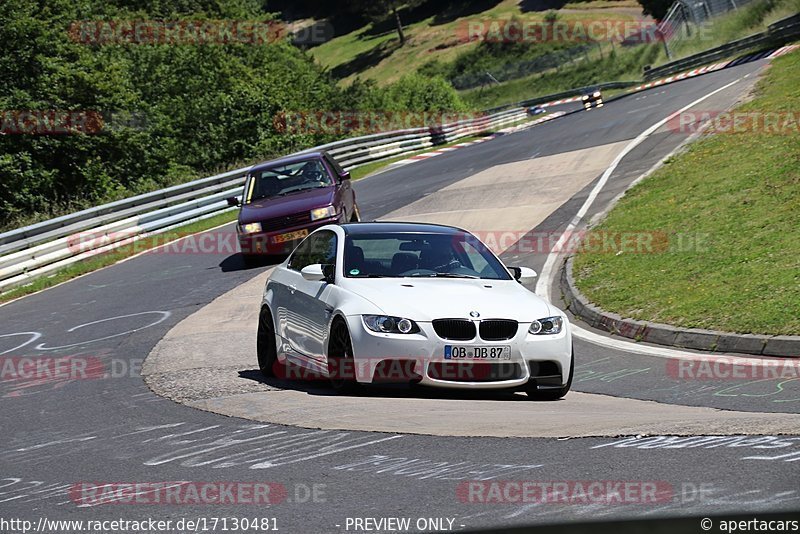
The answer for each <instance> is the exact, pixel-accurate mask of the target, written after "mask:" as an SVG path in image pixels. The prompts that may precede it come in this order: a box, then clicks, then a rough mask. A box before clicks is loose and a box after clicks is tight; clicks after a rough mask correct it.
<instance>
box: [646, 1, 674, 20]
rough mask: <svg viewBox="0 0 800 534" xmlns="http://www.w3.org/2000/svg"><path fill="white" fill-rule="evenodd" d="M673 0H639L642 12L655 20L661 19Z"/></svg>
mask: <svg viewBox="0 0 800 534" xmlns="http://www.w3.org/2000/svg"><path fill="white" fill-rule="evenodd" d="M673 3H674V0H639V4H640V5H641V6H642V12H643V13H644V14H645V15H650V16H651V17H653V18H654V19H656V20H659V21H660V20H663V19H664V17H665V16H666V15H667V11H669V8H670V6H671V5H672V4H673Z"/></svg>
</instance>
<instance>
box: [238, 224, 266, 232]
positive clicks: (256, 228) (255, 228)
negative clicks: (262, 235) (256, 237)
mask: <svg viewBox="0 0 800 534" xmlns="http://www.w3.org/2000/svg"><path fill="white" fill-rule="evenodd" d="M241 228H242V233H243V234H257V233H259V232H260V231H261V223H249V224H243V225H241Z"/></svg>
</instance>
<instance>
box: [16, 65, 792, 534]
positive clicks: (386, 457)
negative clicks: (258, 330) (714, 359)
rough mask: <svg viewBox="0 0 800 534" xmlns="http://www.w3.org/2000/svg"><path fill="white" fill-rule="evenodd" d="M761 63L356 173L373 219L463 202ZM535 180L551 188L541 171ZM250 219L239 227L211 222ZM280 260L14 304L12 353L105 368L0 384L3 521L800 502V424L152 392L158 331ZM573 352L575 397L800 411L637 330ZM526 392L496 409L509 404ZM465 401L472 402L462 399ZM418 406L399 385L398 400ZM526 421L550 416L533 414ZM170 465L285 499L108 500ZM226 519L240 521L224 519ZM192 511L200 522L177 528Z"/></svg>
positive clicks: (621, 169) (137, 273)
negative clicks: (490, 426) (382, 427)
mask: <svg viewBox="0 0 800 534" xmlns="http://www.w3.org/2000/svg"><path fill="white" fill-rule="evenodd" d="M763 66H764V63H763V62H754V63H749V64H745V65H741V66H738V67H735V68H731V69H726V70H723V71H719V72H715V73H712V74H708V75H705V76H701V77H697V78H693V79H690V80H686V81H683V82H680V83H675V84H672V85H668V86H663V87H660V88H657V89H653V90H650V91H646V92H642V93H638V94H636V95H633V96H629V97H626V98H623V99H620V100H617V101H614V102H610V103H608V104H607V105H606V106H604V107H603V108H602V109H598V110H593V111H590V112H579V113H575V114H571V115H568V116H566V117H563V118H560V119H557V120H555V121H553V122H550V123H545V124H542V125H540V126H537V127H535V128H532V129H530V130H526V131H522V132H519V133H515V134H510V135H506V136H501V137H498V138H496V139H494V140H492V141H489V142H486V143H483V144H479V145H475V146H472V147H468V148H464V149H461V150H458V151H454V152H452V153H448V154H445V155H442V156H438V157H435V158H431V159H429V160H425V161H422V162H419V163H414V164H411V165H407V166H403V167H399V168H395V169H392V170H389V171H387V172H384V173H381V174H378V175H375V176H373V177H369V178H367V179H364V180H361V181H359V182H357V183H356V184H355V187H356V190H357V194H358V199H359V204H360V207H361V211H362V217H363V218H364V219H365V220H369V219H375V218H384V217H387V216H391V217H394V215H392V214H402V213H404V212H403V210H404V209H407V208H408V207H409V206H411V205H414V204H415V203H419V202H424V200H425V199H426V198H427V197H434V196H436V195H439V197H437V198H444V199H446V194H447V191H449V190H448V188H457V187H458V186H459V184H460V183H461V182H462V180H465V179H467V178H468V177H474V176H476V175H480V174H481V173H482V172H490V171H491V169H493V168H497V167H498V166H504V165H514V164H518V163H520V162H526V161H534V162H535V161H536V160H540V159H542V158H547V157H550V156H558V155H559V154H564V153H568V152H574V151H580V150H587V149H593V148H596V147H601V146H607V145H611V144H613V143H619V144H620V146H624V145H625V143H626V142H628V141H630V140H631V139H634V138H636V137H637V136H638V135H639V134H640V133H642V132H643V131H644V130H646V129H647V128H648V127H650V126H651V125H653V124H655V123H657V122H658V121H659V120H662V119H664V118H665V117H666V116H668V115H669V114H670V113H672V112H674V111H676V110H678V109H680V108H682V107H684V106H686V105H687V104H689V103H691V102H693V101H695V100H697V99H698V98H701V97H703V96H704V95H707V94H709V93H710V92H712V91H714V90H716V89H719V88H721V87H724V86H726V85H727V84H729V83H731V82H734V81H736V80H739V81H738V82H736V83H734V84H733V85H731V86H730V87H728V88H727V89H725V90H722V91H720V92H718V93H716V94H715V95H714V96H712V97H710V98H709V99H708V100H706V101H704V102H703V103H702V105H699V106H698V107H699V108H701V109H706V110H714V109H724V108H726V107H728V106H730V105H731V104H733V103H734V102H735V101H736V99H737V98H738V97H740V96H741V95H742V94H744V93H745V92H746V90H747V88H748V87H749V86H750V85H751V84H752V82H753V81H754V78H755V74H756V73H757V72H758V71H759V69H760V68H762V67H763ZM687 136H688V132H675V131H674V130H671V129H669V128H665V129H662V130H659V131H657V132H656V133H654V134H653V135H652V136H650V137H649V138H648V139H646V140H645V141H644V142H643V143H641V144H640V145H639V146H638V147H637V148H635V149H634V150H633V151H632V152H631V153H630V154H629V155H628V156H626V158H625V159H624V160H622V162H621V164H620V165H619V166H618V167H617V169H616V171H615V172H614V174H613V175H612V176H611V178H610V179H609V181H608V183H607V186H606V187H605V188H604V189H603V190H602V191H601V193H600V195H599V196H598V197H597V200H596V201H595V203H594V204H593V207H592V208H591V210H590V212H589V213H588V215H587V218H589V217H591V216H592V215H593V214H595V213H597V212H599V211H601V210H603V209H604V208H605V207H606V206H607V205H608V203H609V202H610V201H611V200H612V199H613V198H614V197H616V196H617V195H618V194H619V193H620V192H621V191H623V190H624V189H625V188H626V187H627V185H628V184H630V182H631V181H633V180H634V179H636V178H637V177H638V176H639V175H640V174H641V173H643V172H644V171H646V170H647V169H649V168H650V167H651V166H652V165H653V164H655V163H656V162H657V161H658V160H660V159H661V158H662V157H663V156H664V155H666V154H668V153H669V152H671V151H672V150H673V149H674V148H675V147H677V146H678V145H679V144H680V143H681V142H683V141H684V140H685V139H686V137H687ZM590 159H591V158H590ZM532 164H533V163H532ZM509 168H516V167H509ZM600 174H601V172H598V173H597V174H596V175H595V176H594V177H589V178H588V181H587V182H585V183H575V184H572V186H573V187H575V188H576V192H575V194H573V195H571V198H570V199H569V200H568V201H566V202H564V203H562V204H560V205H558V206H556V207H555V209H554V210H552V211H551V212H550V213H548V214H547V215H546V217H544V218H543V219H542V220H540V221H539V222H537V223H536V224H535V225H533V226H532V227H530V228H517V227H515V228H509V230H515V231H516V230H519V231H521V232H522V233H523V234H524V233H525V232H527V231H534V232H557V231H559V230H563V228H564V227H565V226H566V225H567V223H568V222H569V221H570V220H571V219H572V217H573V216H574V214H575V213H576V212H577V210H578V209H579V208H580V206H581V205H582V204H583V202H584V200H585V199H586V197H587V196H588V195H589V192H590V191H591V189H592V187H593V185H594V183H595V181H596V179H597V178H598V177H599V175H600ZM530 188H531V194H532V195H533V196H535V195H536V188H537V177H536V176H535V175H533V176H531V177H530ZM485 191H486V192H487V194H488V192H491V189H487V190H485ZM465 194H466V193H465ZM442 195H444V196H442ZM417 205H419V204H417ZM478 207H480V206H478ZM232 231H233V229H232V227H230V226H229V227H226V228H223V229H221V230H216V231H214V232H215V234H216V235H217V236H220V235H226V234H230V233H231V232H232ZM217 238H219V237H217ZM545 258H546V254H545V253H544V252H542V251H532V252H518V251H515V252H510V253H508V254H507V255H506V259H507V261H509V263H513V264H518V265H527V266H531V267H533V268H535V269H536V270H537V271H540V270H541V269H542V266H543V265H544V262H545ZM266 269H268V266H261V267H257V268H252V269H247V268H245V266H244V265H243V263H242V261H241V259H240V257H239V256H238V255H237V254H235V253H231V252H229V251H226V250H219V251H218V252H217V253H197V254H192V253H183V254H170V253H156V254H145V255H143V256H140V257H137V258H134V259H131V260H129V261H126V262H123V263H121V264H118V265H116V266H113V267H110V268H107V269H104V270H101V271H98V272H95V273H92V274H89V275H87V276H84V277H81V278H78V279H76V280H73V281H71V282H69V283H67V284H63V285H61V286H58V287H55V288H52V289H49V290H47V291H44V292H42V293H39V294H36V295H32V296H29V297H27V298H24V299H22V300H19V301H16V302H12V303H10V304H8V305H6V306H3V307H1V308H0V354H2V356H3V358H4V362H6V361H11V362H12V365H13V364H14V363H13V362H16V363H19V361H20V360H21V359H23V358H26V357H33V358H37V359H44V360H47V361H49V362H50V363H49V364H47V365H50V366H51V367H52V368H55V366H56V364H55V363H53V362H55V361H57V360H58V361H61V362H62V364H63V365H82V366H84V367H85V366H87V365H88V370H87V372H86V373H85V374H86V376H87V378H86V379H60V378H58V377H54V378H53V379H40V380H33V381H32V380H25V379H17V380H15V379H9V378H7V376H8V375H6V378H4V379H3V380H2V381H0V396H2V403H0V424H1V426H0V428H2V430H3V434H4V436H3V439H2V440H0V469H2V471H1V472H0V518H1V519H3V520H10V519H15V518H16V519H21V520H28V521H31V522H32V525H33V527H40V529H39V530H40V531H59V532H66V531H73V532H81V531H91V530H103V531H106V532H115V531H116V532H130V531H133V530H134V529H133V527H132V526H131V525H113V524H106V525H104V526H103V527H102V528H99V529H92V525H90V524H87V523H84V524H81V525H78V524H73V525H54V524H52V523H51V522H52V521H55V520H73V521H89V520H104V521H111V520H116V519H125V520H135V521H141V520H147V519H149V518H153V519H157V520H164V521H167V520H170V521H172V522H173V523H172V525H170V528H169V529H165V530H166V531H171V532H178V531H185V532H190V531H191V532H195V531H197V532H200V531H211V530H212V529H211V527H212V521H213V518H217V521H216V522H215V523H214V524H213V526H214V527H215V528H214V529H213V530H215V531H223V530H224V529H223V526H224V527H225V529H227V531H236V530H242V529H241V528H238V529H234V528H233V526H234V524H233V519H234V518H240V519H241V518H247V519H250V520H253V519H258V520H259V525H260V526H261V527H262V529H263V526H265V525H268V526H277V528H278V531H280V532H302V533H307V532H309V533H310V532H354V531H361V532H363V531H368V530H367V527H368V526H369V527H371V528H372V527H374V529H373V530H371V531H390V530H392V526H395V527H396V525H390V524H386V523H382V524H380V525H376V524H373V523H364V522H363V519H364V518H376V519H377V518H384V519H386V518H392V517H397V518H410V520H411V523H410V526H409V528H408V529H407V531H412V532H413V531H418V530H424V531H437V530H440V531H441V530H447V529H450V530H467V529H475V528H495V527H499V526H510V525H524V524H539V523H555V522H570V521H579V520H581V521H585V520H595V519H597V520H600V519H609V518H646V517H663V516H676V515H683V516H696V517H703V516H704V515H707V514H726V513H728V514H731V513H742V512H747V513H752V514H753V515H754V517H757V516H758V514H759V513H764V512H767V511H790V510H800V488H798V480H800V476H798V475H800V428H798V429H796V431H795V432H787V433H786V434H788V435H783V436H777V435H774V436H745V435H744V434H747V433H748V432H746V431H743V432H742V435H737V436H717V437H715V436H706V435H704V433H703V429H702V428H699V429H694V431H693V434H695V435H694V436H686V437H680V438H677V437H669V436H638V437H637V436H618V437H587V438H574V439H553V438H501V437H465V436H459V437H452V436H429V435H413V434H405V433H399V432H397V433H389V432H364V431H341V430H327V431H325V430H314V429H306V428H299V427H293V426H285V425H276V424H270V423H256V422H253V421H248V420H245V419H238V418H231V417H225V416H221V415H217V414H214V413H209V412H205V411H201V410H197V409H193V408H190V407H187V406H183V405H181V404H178V403H175V402H173V401H171V400H167V399H165V398H162V397H160V396H158V395H156V394H154V393H153V392H151V391H150V390H149V389H148V387H147V386H146V385H145V383H144V382H143V380H142V378H141V376H140V374H139V369H140V367H141V365H142V362H143V361H144V359H145V358H146V357H147V356H148V354H150V352H151V351H152V349H153V348H154V347H155V346H156V344H157V343H158V342H159V341H160V340H161V339H162V338H163V337H164V336H165V335H166V334H167V333H168V332H169V331H170V330H171V329H172V328H173V327H175V326H176V325H177V324H178V323H179V322H181V321H182V320H183V319H185V318H187V317H189V316H190V315H192V314H193V313H195V312H197V311H198V310H201V309H202V308H204V307H205V306H206V305H208V304H209V303H210V302H212V301H213V300H214V299H216V298H217V297H219V296H221V295H223V294H225V293H227V292H229V291H231V290H232V289H234V288H236V287H238V286H240V285H242V284H243V283H245V282H247V281H248V280H250V279H252V278H253V277H254V276H257V275H259V274H260V273H262V272H263V271H264V270H266ZM575 352H576V359H577V362H576V373H575V382H574V385H573V388H574V390H575V391H578V392H585V393H598V394H604V395H610V396H614V397H622V398H632V399H644V400H652V401H657V402H659V403H663V404H667V405H683V406H704V407H711V408H717V409H720V410H737V411H747V412H775V413H781V412H782V413H797V412H798V406H800V389H798V387H797V384H798V381H794V382H790V383H778V382H776V381H753V382H741V381H739V382H731V381H725V380H705V381H696V380H675V378H674V377H672V376H670V375H669V373H668V372H667V370H666V369H667V365H668V363H667V362H668V359H665V358H660V357H654V356H647V355H642V354H636V353H633V352H629V351H626V350H625V347H624V345H620V346H619V347H616V348H610V347H606V346H599V345H595V344H592V343H589V342H587V341H584V340H581V339H576V341H575ZM684 352H686V353H687V354H690V352H689V351H684ZM253 360H255V354H253ZM63 362H67V363H63ZM69 362H73V363H72V364H70V363H69ZM59 365H61V364H59ZM253 367H255V365H253ZM187 374H188V375H189V376H191V375H192V371H191V370H188V371H187ZM40 376H41V373H40ZM70 376H72V375H70ZM198 380H202V376H199V374H198ZM434 398H435V395H434ZM567 398H569V396H568V397H567ZM562 402H566V401H562ZM498 403H501V401H498ZM514 404H516V403H508V406H507V407H506V406H503V405H502V403H501V404H499V405H498V406H499V407H498V413H499V414H500V415H499V417H502V410H505V409H507V410H513V409H514ZM448 405H449V406H450V407H451V409H452V410H453V411H454V412H458V411H459V406H460V403H458V402H450V403H449V404H448ZM365 406H366V405H365ZM404 409H405V408H404V405H403V401H402V399H398V400H397V404H396V411H397V413H398V414H402V413H403V411H404ZM529 424H530V425H536V424H537V421H536V419H535V418H532V419H531V421H530V423H529ZM576 424H577V423H576ZM170 481H171V482H172V483H173V484H178V485H180V486H181V487H184V488H186V487H192V486H194V487H197V486H198V485H201V483H204V482H211V483H214V484H217V487H219V484H221V483H239V484H240V485H243V486H245V485H246V484H247V483H261V484H263V483H269V484H272V486H270V488H271V495H272V496H273V502H272V503H271V504H263V502H262V503H261V504H251V502H252V501H253V500H256V501H258V499H254V498H253V497H252V495H249V496H248V495H247V494H246V492H245V494H243V495H238V497H236V498H233V499H232V500H233V501H234V502H230V501H226V502H225V503H224V504H203V505H198V504H193V502H194V501H191V499H188V502H187V500H184V501H182V502H183V503H184V504H180V503H179V501H180V500H181V499H180V498H179V497H174V496H173V498H171V500H170V502H169V503H166V504H165V503H163V502H162V503H157V504H148V505H137V504H136V503H135V502H134V503H128V504H123V503H116V504H100V502H101V501H97V500H96V497H97V495H98V493H97V492H96V491H94V490H95V489H96V485H97V484H105V483H137V482H138V483H153V484H157V483H162V482H170ZM502 481H539V482H541V481H549V482H551V483H559V484H564V486H561V487H562V488H565V487H566V488H569V491H572V490H573V489H574V486H575V484H576V481H595V482H602V483H605V481H618V482H627V483H628V484H629V485H630V486H631V487H632V488H633V489H632V490H631V492H630V494H628V495H627V497H625V498H623V499H622V500H623V502H618V501H615V502H610V503H598V502H590V501H587V500H586V499H582V498H580V496H578V497H574V495H573V497H574V498H573V499H572V500H566V501H565V500H563V499H562V500H559V499H552V500H554V501H556V502H541V499H538V500H537V499H535V498H533V499H529V500H528V502H519V500H515V499H514V496H515V495H516V494H515V493H514V492H513V491H512V492H509V491H506V493H505V494H504V493H503V489H504V488H506V490H507V488H508V487H509V486H502V484H503V482H502ZM149 487H152V486H143V488H145V489H143V490H141V492H140V493H141V495H140V499H139V500H141V501H147V500H148V499H149V500H150V501H152V500H155V497H154V494H153V493H152V492H150V493H148V490H147V489H146V488H149ZM498 492H499V493H498ZM498 495H500V497H499V498H497V496H498ZM262 496H263V495H262ZM184 497H185V495H184ZM262 501H263V500H262ZM487 501H488V502H487ZM498 501H511V502H498ZM222 518H227V520H228V523H227V524H225V525H223V523H221V522H220V519H222ZM45 519H46V520H45ZM187 519H191V520H195V521H197V520H200V521H202V524H201V525H193V526H187V525H186V524H185V523H184V524H181V525H179V524H178V522H179V521H180V520H184V521H185V520H187ZM357 519H360V520H362V521H361V522H360V523H359V522H358V521H356V520H357ZM40 520H41V521H42V523H39V521H40ZM262 520H267V522H266V523H264V522H262ZM420 520H422V522H421V523H420V522H419V521H420ZM237 526H238V527H241V526H243V525H242V524H239V525H237ZM19 527H20V525H19V524H16V525H11V524H2V523H0V531H2V532H21V531H22V529H21V528H19ZM33 527H31V528H33ZM57 527H58V528H57ZM115 527H120V528H115ZM122 527H127V528H122ZM190 527H191V528H190ZM251 530H252V529H251ZM149 531H155V529H153V528H150V529H149ZM698 531H700V529H699V520H698Z"/></svg>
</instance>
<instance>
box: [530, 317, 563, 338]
mask: <svg viewBox="0 0 800 534" xmlns="http://www.w3.org/2000/svg"><path fill="white" fill-rule="evenodd" d="M563 326H564V319H563V318H562V317H558V316H556V317H545V318H544V319H539V320H538V321H533V322H532V323H531V326H530V328H528V332H530V333H531V334H539V335H547V334H558V333H559V332H561V328H562V327H563Z"/></svg>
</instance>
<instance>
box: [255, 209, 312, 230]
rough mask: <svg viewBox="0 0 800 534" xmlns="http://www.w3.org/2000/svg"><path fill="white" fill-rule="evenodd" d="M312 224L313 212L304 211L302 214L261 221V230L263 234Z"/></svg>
mask: <svg viewBox="0 0 800 534" xmlns="http://www.w3.org/2000/svg"><path fill="white" fill-rule="evenodd" d="M310 222H311V212H310V211H304V212H302V213H295V214H294V215H283V216H281V217H273V218H272V219H267V220H264V221H261V230H262V231H263V232H272V231H275V230H283V229H284V228H292V227H294V226H300V225H302V224H308V223H310Z"/></svg>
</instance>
